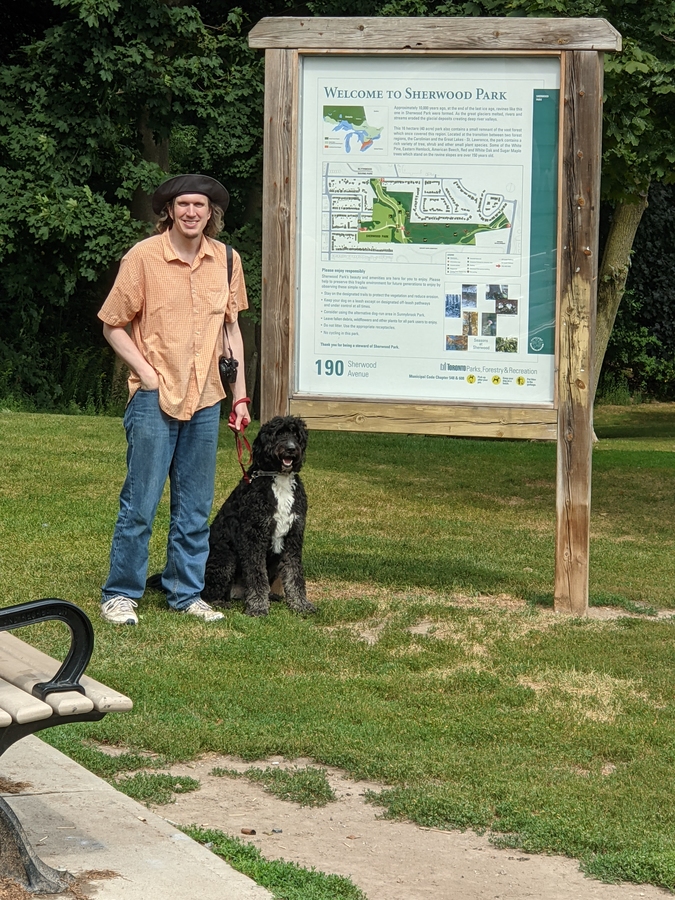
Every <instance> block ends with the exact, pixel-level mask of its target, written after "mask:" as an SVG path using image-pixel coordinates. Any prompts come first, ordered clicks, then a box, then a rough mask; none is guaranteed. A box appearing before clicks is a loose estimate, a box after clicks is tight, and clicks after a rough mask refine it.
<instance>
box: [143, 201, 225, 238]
mask: <svg viewBox="0 0 675 900" xmlns="http://www.w3.org/2000/svg"><path fill="white" fill-rule="evenodd" d="M209 209H210V210H211V218H210V219H209V221H208V222H207V223H206V228H205V229H204V231H203V234H205V235H206V237H212V238H214V237H218V235H219V234H220V232H221V231H222V230H223V218H224V213H223V209H222V207H221V206H218V204H217V203H213V202H212V201H211V200H210V199H209ZM172 212H173V200H169V202H168V203H167V204H166V206H165V207H164V209H163V210H162V211H161V213H160V214H159V219H158V220H157V225H156V226H155V231H156V232H157V233H158V234H162V232H164V231H169V230H170V229H171V228H173V216H172V215H171V214H172Z"/></svg>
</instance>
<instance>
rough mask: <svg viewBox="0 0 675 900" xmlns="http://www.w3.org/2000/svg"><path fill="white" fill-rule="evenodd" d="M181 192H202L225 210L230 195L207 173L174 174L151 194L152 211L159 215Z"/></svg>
mask: <svg viewBox="0 0 675 900" xmlns="http://www.w3.org/2000/svg"><path fill="white" fill-rule="evenodd" d="M181 194H204V195H205V196H206V197H208V198H209V200H212V201H213V202H214V203H217V204H218V206H220V208H221V209H222V210H223V212H225V210H226V209H227V207H228V204H229V202H230V195H229V194H228V193H227V191H226V190H225V188H224V187H223V186H222V184H221V183H220V182H219V181H216V179H215V178H210V177H209V176H208V175H175V176H174V177H173V178H169V179H168V180H167V181H165V182H164V184H160V186H159V187H158V188H157V190H156V191H155V193H154V194H153V195H152V208H153V211H154V212H155V213H156V214H157V215H159V214H160V213H161V211H162V210H163V209H164V207H165V206H166V204H167V203H168V202H169V201H170V200H173V198H174V197H180V195H181Z"/></svg>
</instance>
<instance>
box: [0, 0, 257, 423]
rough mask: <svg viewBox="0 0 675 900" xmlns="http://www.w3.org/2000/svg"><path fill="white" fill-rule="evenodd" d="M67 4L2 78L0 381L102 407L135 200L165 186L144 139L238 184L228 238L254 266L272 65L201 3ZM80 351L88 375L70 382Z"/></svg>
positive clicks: (64, 0) (234, 24)
mask: <svg viewBox="0 0 675 900" xmlns="http://www.w3.org/2000/svg"><path fill="white" fill-rule="evenodd" d="M55 2H56V5H57V6H58V7H60V9H61V11H62V13H63V17H62V21H59V22H58V23H57V24H55V25H54V27H52V28H51V29H49V30H47V31H46V33H45V34H44V37H43V38H42V39H40V40H35V41H33V43H31V44H29V45H28V46H26V47H24V48H23V49H22V50H21V51H17V52H16V53H15V55H14V58H13V60H12V61H11V62H10V63H7V64H5V65H2V66H0V110H1V112H0V191H1V192H2V195H3V204H2V206H1V207H0V316H2V319H3V322H4V323H5V327H4V328H3V336H2V339H0V369H1V370H2V372H3V379H4V382H5V384H6V385H7V388H6V390H5V395H6V396H7V395H8V394H10V395H12V396H14V397H15V398H19V399H20V398H21V397H24V396H26V395H28V396H30V397H31V398H33V401H34V402H35V403H36V405H37V406H38V407H39V408H48V407H50V406H56V407H59V408H68V406H69V404H70V402H71V401H73V402H74V403H76V404H77V405H78V406H79V407H80V408H82V407H86V406H87V405H93V406H94V407H95V408H98V409H101V408H104V407H105V398H106V397H107V396H108V395H109V393H110V388H111V384H110V378H111V362H112V357H110V356H108V355H106V354H105V353H104V352H103V341H102V338H101V337H100V323H98V322H97V320H96V315H95V314H96V311H97V309H98V307H99V306H100V304H101V302H102V300H103V297H104V296H105V293H106V292H107V290H108V288H109V286H110V283H111V278H112V276H113V274H114V267H115V264H116V262H117V261H118V260H119V258H120V257H121V256H122V254H123V253H124V252H125V251H126V250H127V249H128V248H129V246H130V245H131V244H133V243H134V242H135V241H136V240H138V239H139V238H140V237H142V236H144V235H145V234H147V225H146V224H145V223H143V222H139V221H136V220H134V219H133V218H132V216H131V213H130V203H131V201H132V199H133V197H134V196H135V195H137V194H138V192H139V191H145V192H151V191H152V190H154V188H155V187H156V186H157V184H158V183H159V182H160V181H161V180H162V178H163V177H164V173H163V171H162V169H161V168H160V167H159V166H158V165H157V164H156V163H154V162H151V161H149V160H148V158H147V154H146V152H145V151H144V147H143V142H142V140H141V138H142V134H141V131H140V130H139V128H145V129H147V130H149V132H151V133H152V134H153V135H154V138H155V140H156V141H157V142H158V143H161V142H162V141H166V140H168V138H169V137H170V136H171V135H172V133H174V134H175V135H176V147H175V150H176V159H177V161H178V162H179V163H180V167H181V168H183V167H184V168H186V169H189V170H192V171H204V172H208V173H209V174H213V175H214V176H215V177H219V178H223V179H224V180H226V181H227V184H228V188H229V189H230V193H231V196H232V204H231V212H230V214H229V218H228V227H229V228H230V231H231V233H232V235H234V236H237V237H238V230H241V229H243V231H244V234H243V240H242V244H243V246H242V251H243V255H244V258H245V263H246V262H247V259H246V256H247V253H249V254H252V256H253V259H254V260H255V256H256V252H257V251H256V248H255V247H254V246H253V245H255V244H256V239H255V238H254V237H253V236H252V235H248V233H247V231H246V228H247V227H248V229H249V231H250V230H251V229H253V232H255V228H256V225H255V216H253V215H251V214H250V210H249V209H248V204H249V200H250V196H251V187H252V186H253V187H254V188H255V185H256V184H257V181H258V179H259V169H260V157H261V140H260V137H261V109H262V106H261V105H262V57H260V56H259V55H257V54H254V53H253V52H252V51H250V50H249V49H248V47H247V45H246V41H245V39H244V38H243V37H242V35H241V34H240V31H241V26H242V23H243V14H242V12H241V10H240V9H237V8H233V9H231V10H230V11H229V13H228V15H227V20H226V21H225V22H223V23H221V24H220V25H219V26H217V27H206V26H205V25H204V24H203V22H202V20H201V17H200V15H199V12H198V10H197V9H196V8H195V7H194V6H183V5H171V4H167V3H164V2H161V0H140V2H139V0H122V2H117V0H115V2H108V3H98V2H97V3H92V2H90V0H55ZM57 18H58V17H57ZM247 216H248V219H250V220H251V222H252V224H250V225H248V226H246V222H247V221H248V220H247ZM258 297H259V287H257V285H256V283H255V279H253V289H252V291H251V299H252V301H253V305H254V306H255V303H256V302H257V300H258ZM82 354H84V355H85V357H86V360H87V363H88V364H89V363H91V364H92V365H91V368H92V370H93V371H92V374H91V376H90V377H86V376H85V373H84V371H83V369H82V367H81V368H80V371H79V372H77V375H78V377H77V378H73V377H72V376H73V375H75V374H76V369H77V364H76V363H74V362H73V361H74V360H76V359H77V358H78V357H79V356H81V355H82ZM69 366H70V369H69ZM84 368H86V366H85V367H84ZM69 376H71V377H70V384H69V383H68V382H69ZM73 386H76V387H75V389H73ZM69 394H70V396H68V395H69Z"/></svg>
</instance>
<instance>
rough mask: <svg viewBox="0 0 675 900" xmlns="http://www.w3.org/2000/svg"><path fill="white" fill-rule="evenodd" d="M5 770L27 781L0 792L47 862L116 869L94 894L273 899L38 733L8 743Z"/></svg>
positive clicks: (155, 899) (1, 765)
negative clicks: (26, 785) (10, 791)
mask: <svg viewBox="0 0 675 900" xmlns="http://www.w3.org/2000/svg"><path fill="white" fill-rule="evenodd" d="M0 775H2V777H4V778H7V779H10V780H11V781H14V782H29V783H30V785H31V787H29V788H24V789H23V790H22V791H21V793H20V794H7V793H3V794H2V796H3V797H4V798H5V800H6V801H7V802H8V803H9V804H10V806H11V807H12V809H13V810H14V812H15V813H16V814H17V816H18V817H19V821H20V822H21V824H22V825H23V827H24V829H25V831H26V833H27V835H28V837H29V839H30V841H31V843H32V844H33V847H34V848H35V849H36V851H37V853H38V855H39V856H40V858H41V859H42V860H43V861H44V862H46V863H47V864H48V865H50V866H53V867H54V868H59V869H63V868H65V869H67V870H68V871H69V872H71V873H72V874H73V875H80V874H81V873H83V872H86V871H92V870H99V871H101V870H106V869H107V870H112V871H113V872H115V873H117V877H114V878H110V879H105V880H100V881H98V880H97V881H95V885H96V888H95V896H96V900H186V898H190V900H234V898H236V900H270V897H271V894H269V893H268V891H266V890H265V889H264V888H261V887H260V886H259V885H257V884H255V882H253V881H251V879H250V878H247V877H246V876H245V875H241V874H240V873H239V872H235V871H234V869H232V868H230V866H228V865H227V863H225V862H223V860H221V859H220V858H219V857H217V856H215V855H214V854H213V853H211V852H210V851H209V850H207V849H206V848H205V847H202V846H201V845H200V844H197V843H196V842H195V841H192V840H191V839H190V838H188V837H187V836H186V835H184V834H183V833H182V832H181V831H178V829H177V828H174V827H173V826H172V825H171V824H169V822H167V821H166V820H165V819H162V818H160V816H158V815H156V814H154V813H152V812H150V811H149V810H148V809H147V808H146V807H145V806H142V805H141V804H140V803H137V802H136V801H135V800H132V799H131V798H130V797H127V796H125V795H124V794H121V793H120V792H119V791H116V790H115V789H114V788H113V787H111V786H110V785H109V784H108V783H107V782H105V781H103V780H102V779H100V778H98V777H97V776H96V775H93V774H92V773H91V772H89V771H87V770H86V769H83V768H82V767H81V766H79V765H78V764H77V763H75V762H73V760H72V759H69V758H68V757H67V756H64V755H63V754H62V753H60V752H59V751H58V750H55V749H54V748H53V747H51V746H49V744H46V743H44V742H43V741H41V740H40V739H39V738H37V737H35V736H31V737H28V738H24V739H23V740H21V741H19V742H18V743H16V744H14V745H13V746H12V747H10V749H9V750H8V751H7V752H6V753H5V754H4V755H3V756H2V758H1V759H0Z"/></svg>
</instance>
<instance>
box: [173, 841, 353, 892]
mask: <svg viewBox="0 0 675 900" xmlns="http://www.w3.org/2000/svg"><path fill="white" fill-rule="evenodd" d="M183 831H185V833H186V834H188V835H189V836H190V837H191V838H193V839H194V840H195V841H199V842H200V843H202V844H206V845H207V846H208V847H209V849H210V850H212V851H213V852H214V853H216V854H217V855H218V856H220V857H222V859H224V860H225V861H226V862H228V863H229V864H230V865H231V866H232V867H233V868H234V869H236V870H237V871H238V872H243V873H244V875H248V877H249V878H252V879H253V880H254V881H256V882H257V883H258V884H261V885H262V886H263V887H265V888H267V890H268V891H270V892H271V893H272V895H273V896H274V897H276V898H277V900H366V898H365V894H363V892H362V891H360V890H359V889H358V888H357V887H356V886H355V885H354V883H353V882H352V881H350V879H349V878H345V877H344V876H343V875H326V874H325V873H324V872H317V871H316V870H315V869H311V870H310V869H303V868H301V867H300V866H298V865H296V864H295V863H290V862H286V861H285V860H283V859H275V860H268V859H265V858H264V857H263V856H262V855H261V853H260V851H259V850H258V848H257V847H255V846H254V845H253V844H247V843H245V842H244V841H240V840H239V839H238V838H231V837H228V836H227V835H225V834H223V833H222V831H215V830H213V829H203V828H197V827H196V826H192V827H190V828H184V829H183Z"/></svg>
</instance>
